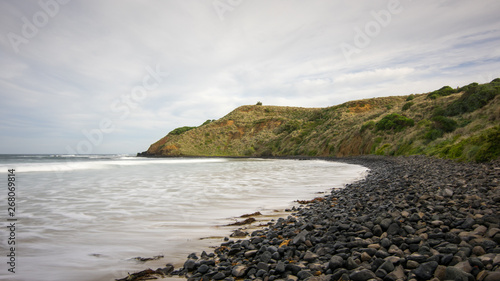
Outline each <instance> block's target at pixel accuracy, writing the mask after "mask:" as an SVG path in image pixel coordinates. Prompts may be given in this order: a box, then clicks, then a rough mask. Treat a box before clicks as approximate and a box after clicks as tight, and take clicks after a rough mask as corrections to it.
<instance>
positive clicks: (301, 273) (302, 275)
mask: <svg viewBox="0 0 500 281" xmlns="http://www.w3.org/2000/svg"><path fill="white" fill-rule="evenodd" d="M312 276H313V274H312V272H311V271H310V270H301V271H299V272H298V273H297V277H299V280H305V279H307V278H309V277H312Z"/></svg>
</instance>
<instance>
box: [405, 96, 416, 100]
mask: <svg viewBox="0 0 500 281" xmlns="http://www.w3.org/2000/svg"><path fill="white" fill-rule="evenodd" d="M414 98H415V95H414V94H411V95H409V96H408V97H407V98H406V101H411V100H413V99H414Z"/></svg>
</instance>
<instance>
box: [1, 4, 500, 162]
mask: <svg viewBox="0 0 500 281" xmlns="http://www.w3.org/2000/svg"><path fill="white" fill-rule="evenodd" d="M499 12H500V1H498V0H485V1H471V0H460V1H457V0H453V1H451V0H450V1H436V0H432V1H430V0H429V1H411V0H401V1H393V0H383V1H333V0H328V1H327V0H324V1H322V0H307V1H305V0H300V1H299V0H261V1H259V0H215V1H214V0H206V1H205V0H200V1H194V0H193V1H185V0H177V1H175V0H164V1H159V0H158V1H139V0H136V1H123V0H120V1H118V0H116V1H105V0H104V1H103V0H99V1H97V0H95V1H92V0H90V1H89V0H85V1H83V0H72V1H68V0H57V1H56V0H39V1H38V0H37V1H28V0H23V1H17V0H0V153H49V154H63V153H64V154H68V153H69V154H73V153H136V152H139V151H144V150H146V149H147V148H148V147H149V145H150V144H152V143H153V142H155V141H157V140H158V139H160V138H161V137H163V136H164V135H166V134H167V133H168V132H169V131H170V130H172V129H174V128H176V127H180V126H186V125H188V126H198V125H200V124H202V123H203V122H204V121H205V120H207V119H218V118H220V117H222V116H224V115H225V114H227V113H229V112H230V111H231V110H233V109H234V108H236V107H238V106H240V105H245V104H255V103H256V102H257V101H261V102H262V103H263V104H264V105H283V106H285V105H286V106H301V107H326V106H332V105H336V104H340V103H343V102H346V101H349V100H355V99H363V98H371V97H380V96H390V95H408V94H411V93H423V92H429V91H432V90H435V89H438V88H440V87H441V86H444V85H450V86H452V87H457V86H462V85H465V84H469V83H471V82H479V83H485V82H489V81H491V80H492V79H494V78H496V77H499V76H500V17H499V16H498V15H499Z"/></svg>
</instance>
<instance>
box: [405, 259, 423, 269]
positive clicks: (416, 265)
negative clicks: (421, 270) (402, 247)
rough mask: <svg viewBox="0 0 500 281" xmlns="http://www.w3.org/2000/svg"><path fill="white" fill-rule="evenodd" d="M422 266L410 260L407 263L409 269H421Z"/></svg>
mask: <svg viewBox="0 0 500 281" xmlns="http://www.w3.org/2000/svg"><path fill="white" fill-rule="evenodd" d="M419 266H420V264H419V263H418V262H416V261H412V260H409V261H407V262H406V267H407V268H409V269H415V268H417V267H419Z"/></svg>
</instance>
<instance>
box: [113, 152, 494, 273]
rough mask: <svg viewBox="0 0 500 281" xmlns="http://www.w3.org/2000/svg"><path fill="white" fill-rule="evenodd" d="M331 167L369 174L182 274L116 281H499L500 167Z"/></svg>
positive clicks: (420, 161)
mask: <svg viewBox="0 0 500 281" xmlns="http://www.w3.org/2000/svg"><path fill="white" fill-rule="evenodd" d="M332 160H334V161H340V162H346V163H350V164H359V165H363V166H365V167H367V168H369V169H370V172H369V173H368V175H367V176H366V178H365V179H363V180H361V181H358V182H355V183H351V184H348V185H346V186H345V188H342V189H334V190H332V191H331V193H330V194H328V195H326V196H324V197H318V198H316V199H314V200H310V201H303V202H301V203H302V204H301V205H300V206H299V207H296V208H295V207H294V208H293V209H292V210H289V215H288V217H283V218H279V219H276V220H275V221H273V222H271V223H269V224H268V226H267V227H265V228H263V229H258V230H253V231H246V230H247V229H246V227H245V226H241V227H239V228H238V229H236V230H235V233H238V235H239V236H240V237H239V238H238V237H228V238H226V241H225V242H223V243H221V245H220V246H218V247H216V248H215V249H214V251H213V252H210V253H207V252H205V251H204V252H201V253H192V254H190V255H189V256H188V257H187V260H186V261H185V263H184V265H183V266H181V267H179V268H174V266H172V265H170V264H167V265H166V266H165V267H163V268H158V269H156V270H153V269H147V270H144V271H141V272H137V273H134V274H130V275H129V276H128V277H125V278H123V279H117V280H150V279H151V278H162V277H172V276H174V277H181V278H185V279H188V280H193V281H195V280H228V281H230V280H262V281H274V280H284V281H285V280H291V281H296V280H310V281H320V280H321V281H322V280H325V281H327V280H344V281H346V280H353V281H364V280H384V281H386V280H394V281H395V280H433V281H438V280H464V281H467V280H481V281H482V280H484V281H494V280H500V246H499V243H500V162H499V161H494V162H489V163H485V164H475V163H457V162H453V161H449V160H442V159H434V158H429V157H423V156H412V157H392V158H391V157H375V156H369V157H354V158H344V159H332ZM298 199H299V198H298Z"/></svg>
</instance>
